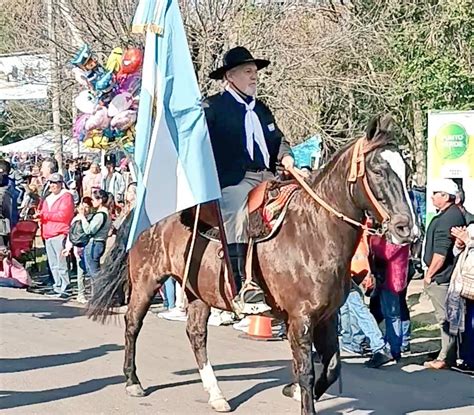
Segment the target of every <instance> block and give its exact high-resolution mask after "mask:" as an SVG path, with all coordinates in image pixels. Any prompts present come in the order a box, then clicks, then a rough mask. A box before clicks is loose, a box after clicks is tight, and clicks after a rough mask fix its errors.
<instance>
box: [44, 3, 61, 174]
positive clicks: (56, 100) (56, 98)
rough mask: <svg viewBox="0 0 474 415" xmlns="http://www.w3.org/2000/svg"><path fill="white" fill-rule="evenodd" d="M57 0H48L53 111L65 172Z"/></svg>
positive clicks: (55, 136)
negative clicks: (57, 43) (54, 12)
mask: <svg viewBox="0 0 474 415" xmlns="http://www.w3.org/2000/svg"><path fill="white" fill-rule="evenodd" d="M55 6H56V0H46V7H47V14H48V37H49V56H50V61H51V110H52V112H53V141H54V142H55V144H56V145H55V152H54V153H55V154H54V156H55V158H56V160H57V162H58V168H59V171H60V172H61V173H62V171H63V137H62V134H61V100H60V93H61V92H60V74H59V70H58V48H57V46H56V32H55V25H54V15H53V10H54V9H55V8H56V7H55Z"/></svg>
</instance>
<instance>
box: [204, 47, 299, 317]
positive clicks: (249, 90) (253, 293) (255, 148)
mask: <svg viewBox="0 0 474 415" xmlns="http://www.w3.org/2000/svg"><path fill="white" fill-rule="evenodd" d="M269 64H270V62H269V61H268V60H264V59H254V58H253V57H252V55H251V54H250V52H249V51H248V50H247V49H245V48H244V47H240V46H239V47H235V48H233V49H230V50H229V51H228V52H227V53H226V54H225V55H224V59H223V65H222V66H221V67H220V68H218V69H216V70H215V71H213V72H211V73H210V75H209V77H210V78H211V79H215V80H223V81H224V90H223V91H222V92H220V93H218V94H216V95H213V96H210V97H208V98H207V99H206V100H205V101H204V103H203V107H204V110H205V114H206V119H207V124H208V128H209V134H210V138H211V143H212V148H213V151H214V157H215V161H216V166H217V172H218V176H219V181H220V185H221V188H222V199H221V200H220V204H221V209H222V216H223V221H224V228H225V233H226V236H227V243H228V249H229V256H230V262H231V266H232V272H233V274H234V278H235V283H236V287H237V290H238V291H239V294H238V295H237V297H236V298H235V299H234V306H235V308H236V309H238V310H240V311H241V312H242V313H243V314H250V313H253V314H258V313H262V312H264V311H267V310H269V309H270V307H268V305H267V304H266V303H265V297H264V293H263V291H262V289H261V288H260V286H259V285H258V282H257V281H255V280H254V279H253V278H252V279H251V280H250V278H249V280H250V281H249V282H248V283H246V284H244V286H243V287H242V282H243V281H245V280H246V275H245V261H246V256H247V248H248V242H249V237H248V230H247V226H248V218H249V215H248V210H247V199H248V194H249V192H250V191H251V190H252V189H253V188H254V187H256V186H257V185H259V184H260V183H262V182H263V181H266V180H272V179H274V178H275V176H274V173H275V171H276V164H277V162H281V164H282V165H283V167H284V168H285V169H288V168H290V167H293V166H294V159H293V156H292V152H291V149H290V146H289V144H288V143H287V142H286V141H285V140H284V138H283V134H282V132H281V131H280V130H279V129H278V127H277V125H276V123H275V119H274V117H273V115H272V113H271V111H270V109H269V108H268V107H267V106H266V105H265V104H264V103H263V102H261V101H260V100H258V99H256V98H255V95H256V92H257V79H258V75H257V73H258V71H259V70H260V69H263V68H265V67H267V66H268V65H269Z"/></svg>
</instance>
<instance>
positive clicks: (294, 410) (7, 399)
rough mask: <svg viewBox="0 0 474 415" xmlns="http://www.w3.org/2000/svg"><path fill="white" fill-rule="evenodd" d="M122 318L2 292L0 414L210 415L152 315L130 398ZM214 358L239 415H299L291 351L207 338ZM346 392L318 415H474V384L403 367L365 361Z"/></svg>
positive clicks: (180, 329) (171, 333)
mask: <svg viewBox="0 0 474 415" xmlns="http://www.w3.org/2000/svg"><path fill="white" fill-rule="evenodd" d="M122 338H123V325H122V317H120V318H117V320H116V321H115V322H112V323H109V324H108V325H106V326H102V325H99V324H98V323H94V322H92V321H89V320H88V319H87V318H85V317H84V316H83V309H82V308H80V307H79V306H77V305H75V304H73V303H62V302H60V301H59V300H55V299H50V298H46V297H43V296H39V295H34V294H29V293H26V292H24V291H20V290H14V289H6V288H0V412H1V413H2V414H5V415H6V414H8V415H10V414H18V415H25V414H47V415H56V414H58V415H68V414H74V415H75V414H78V415H79V414H81V415H84V414H193V415H198V414H212V413H213V412H212V410H211V409H209V408H208V406H207V396H206V394H205V392H204V391H203V389H202V387H201V384H200V380H199V375H198V373H197V371H196V370H195V364H194V358H193V356H192V354H191V351H190V347H189V344H188V341H187V339H186V336H185V333H184V323H179V322H168V321H163V320H159V319H158V318H156V317H155V316H154V315H152V314H149V315H148V316H147V318H146V319H145V324H144V327H143V331H142V334H141V337H140V340H139V345H138V374H139V376H140V378H141V381H142V384H143V386H144V387H145V388H146V390H147V394H148V396H146V397H145V398H128V397H127V396H125V393H124V385H123V377H122V374H121V366H122V357H123V340H122ZM209 343H210V348H209V349H210V356H211V361H212V362H213V364H214V369H215V371H216V374H217V376H218V379H219V381H220V385H221V388H222V390H223V392H224V394H225V395H226V397H227V399H228V400H229V402H230V404H231V406H232V408H233V409H234V410H235V413H236V414H242V415H254V414H260V415H263V414H299V404H298V403H297V402H294V401H292V400H290V399H288V398H285V397H283V395H282V394H281V388H282V386H283V385H284V384H285V383H287V382H288V381H289V379H290V370H289V365H290V354H289V348H288V344H287V343H286V342H272V343H262V342H254V341H249V340H245V339H241V338H239V337H238V332H236V331H234V330H233V329H231V328H229V327H211V328H210V342H209ZM343 371H344V372H343V373H344V392H343V394H342V396H340V397H338V396H337V394H336V390H335V389H332V390H331V393H332V395H327V396H326V397H324V400H323V401H322V402H319V403H318V405H317V408H318V410H319V411H320V413H322V414H346V413H347V414H353V415H359V414H373V413H375V414H383V415H390V414H405V413H414V414H432V413H446V414H469V413H470V414H472V413H474V412H473V411H474V406H473V403H474V380H473V379H472V378H470V377H467V376H465V375H460V374H457V373H454V372H449V371H444V372H437V373H432V372H428V371H426V370H424V369H423V367H422V366H420V365H417V364H410V362H409V361H406V362H405V363H404V364H403V365H400V366H398V367H397V366H390V367H387V368H385V369H383V370H374V369H366V368H364V367H363V366H362V365H361V362H360V360H359V359H353V358H347V359H345V361H344V365H343Z"/></svg>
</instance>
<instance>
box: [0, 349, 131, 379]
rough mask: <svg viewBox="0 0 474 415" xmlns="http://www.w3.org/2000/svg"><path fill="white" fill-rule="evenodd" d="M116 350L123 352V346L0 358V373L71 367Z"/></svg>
mask: <svg viewBox="0 0 474 415" xmlns="http://www.w3.org/2000/svg"><path fill="white" fill-rule="evenodd" d="M118 350H123V346H119V345H118V344H104V345H102V346H99V347H92V348H90V349H84V350H81V351H78V352H72V353H63V354H54V355H44V356H28V357H18V358H11V359H1V358H0V373H16V372H24V371H26V370H34V369H44V368H47V367H55V366H64V365H71V364H74V363H79V362H85V361H87V360H90V359H95V358H98V357H101V356H104V355H106V354H108V353H110V352H115V351H118Z"/></svg>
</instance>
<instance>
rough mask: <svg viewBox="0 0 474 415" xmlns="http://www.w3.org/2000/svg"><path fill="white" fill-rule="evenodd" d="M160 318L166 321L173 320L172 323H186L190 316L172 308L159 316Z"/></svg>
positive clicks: (176, 308)
mask: <svg viewBox="0 0 474 415" xmlns="http://www.w3.org/2000/svg"><path fill="white" fill-rule="evenodd" d="M158 317H159V318H164V319H165V320H172V321H186V320H187V319H188V316H187V315H186V312H185V311H183V310H181V309H180V308H178V307H175V308H171V309H169V310H167V311H163V312H162V313H159V314H158Z"/></svg>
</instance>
